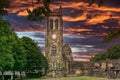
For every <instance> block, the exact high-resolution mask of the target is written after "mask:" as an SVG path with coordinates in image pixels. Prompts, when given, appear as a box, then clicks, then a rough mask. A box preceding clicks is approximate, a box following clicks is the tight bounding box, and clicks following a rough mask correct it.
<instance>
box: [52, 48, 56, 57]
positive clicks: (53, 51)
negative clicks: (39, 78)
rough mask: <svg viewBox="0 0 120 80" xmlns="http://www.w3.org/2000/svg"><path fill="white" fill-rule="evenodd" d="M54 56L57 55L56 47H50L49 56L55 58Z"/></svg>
mask: <svg viewBox="0 0 120 80" xmlns="http://www.w3.org/2000/svg"><path fill="white" fill-rule="evenodd" d="M56 55H57V49H56V46H52V50H51V56H56Z"/></svg>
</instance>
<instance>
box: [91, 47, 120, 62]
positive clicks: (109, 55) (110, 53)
mask: <svg viewBox="0 0 120 80" xmlns="http://www.w3.org/2000/svg"><path fill="white" fill-rule="evenodd" d="M106 59H110V60H114V59H120V45H115V46H112V47H111V48H109V49H108V50H107V52H104V53H100V54H97V55H96V56H95V57H93V58H91V61H100V60H106Z"/></svg>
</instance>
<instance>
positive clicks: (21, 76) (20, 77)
mask: <svg viewBox="0 0 120 80" xmlns="http://www.w3.org/2000/svg"><path fill="white" fill-rule="evenodd" d="M20 79H21V80H22V72H21V71H20Z"/></svg>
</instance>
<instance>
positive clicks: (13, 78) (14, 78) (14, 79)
mask: <svg viewBox="0 0 120 80" xmlns="http://www.w3.org/2000/svg"><path fill="white" fill-rule="evenodd" d="M13 80H15V71H13Z"/></svg>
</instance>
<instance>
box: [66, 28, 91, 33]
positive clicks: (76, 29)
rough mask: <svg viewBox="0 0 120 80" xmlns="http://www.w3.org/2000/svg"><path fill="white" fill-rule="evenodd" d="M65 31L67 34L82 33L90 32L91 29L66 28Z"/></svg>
mask: <svg viewBox="0 0 120 80" xmlns="http://www.w3.org/2000/svg"><path fill="white" fill-rule="evenodd" d="M65 31H67V32H78V33H80V32H84V31H92V29H85V28H68V29H66V30H65Z"/></svg>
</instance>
